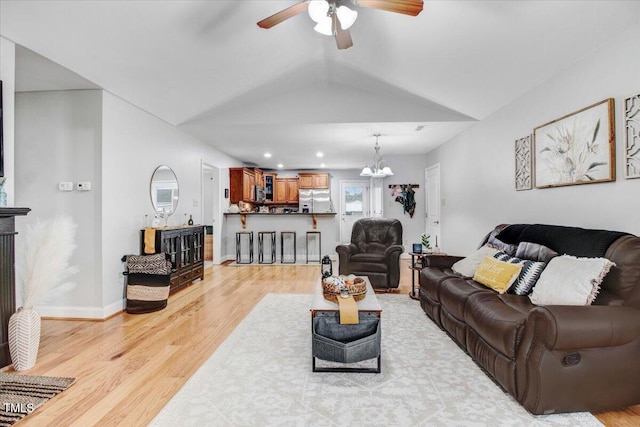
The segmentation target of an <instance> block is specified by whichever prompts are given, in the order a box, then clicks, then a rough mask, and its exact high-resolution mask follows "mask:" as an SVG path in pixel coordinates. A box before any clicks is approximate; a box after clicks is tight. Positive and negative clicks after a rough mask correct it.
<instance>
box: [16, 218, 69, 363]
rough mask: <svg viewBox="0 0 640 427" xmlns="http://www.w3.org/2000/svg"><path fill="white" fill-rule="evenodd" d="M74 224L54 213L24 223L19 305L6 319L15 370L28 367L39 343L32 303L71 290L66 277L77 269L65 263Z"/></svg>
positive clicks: (38, 318)
mask: <svg viewBox="0 0 640 427" xmlns="http://www.w3.org/2000/svg"><path fill="white" fill-rule="evenodd" d="M75 234H76V225H75V224H74V223H73V221H72V220H71V218H69V217H66V216H58V217H56V218H53V219H50V220H46V221H40V220H36V222H35V223H34V224H31V225H28V226H27V228H26V232H25V238H24V242H25V244H24V249H23V250H22V251H21V252H20V253H19V259H20V261H21V262H20V263H19V264H18V273H19V274H18V284H19V286H20V289H21V297H22V305H21V306H20V307H19V308H18V309H17V311H16V312H15V313H14V314H13V315H12V316H11V318H10V319H9V352H10V353H11V361H12V362H13V368H14V369H15V370H16V371H24V370H27V369H30V368H32V367H33V366H34V365H35V363H36V358H37V356H38V348H39V346H40V316H39V315H38V313H36V311H35V310H34V309H33V307H34V305H36V304H39V303H43V302H46V301H47V300H49V299H51V298H53V297H55V296H58V295H60V294H62V293H64V292H67V291H69V290H71V289H72V288H73V287H74V286H75V284H73V283H69V282H66V279H67V278H69V277H70V276H71V275H73V274H75V273H76V272H77V269H76V268H75V267H72V266H69V260H70V259H71V255H72V254H73V251H74V250H75V248H76V245H75Z"/></svg>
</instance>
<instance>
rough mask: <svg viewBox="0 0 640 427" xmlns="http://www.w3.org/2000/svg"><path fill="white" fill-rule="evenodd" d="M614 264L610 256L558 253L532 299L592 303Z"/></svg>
mask: <svg viewBox="0 0 640 427" xmlns="http://www.w3.org/2000/svg"><path fill="white" fill-rule="evenodd" d="M614 265H615V264H614V263H613V262H611V261H609V260H608V259H606V258H576V257H574V256H570V255H562V256H558V257H555V258H553V259H552V260H551V261H549V264H547V268H545V269H544V271H543V272H542V274H541V275H540V278H539V279H538V281H537V282H536V285H535V286H534V287H533V292H531V295H529V299H530V300H531V302H532V303H534V304H536V305H590V304H591V303H592V302H593V300H595V299H596V296H597V295H598V291H599V290H600V284H601V283H602V280H603V279H604V276H606V275H607V273H608V272H609V270H610V269H611V267H613V266H614Z"/></svg>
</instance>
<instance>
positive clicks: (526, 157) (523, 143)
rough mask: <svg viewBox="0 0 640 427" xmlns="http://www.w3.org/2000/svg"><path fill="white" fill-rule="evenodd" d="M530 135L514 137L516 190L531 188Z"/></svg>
mask: <svg viewBox="0 0 640 427" xmlns="http://www.w3.org/2000/svg"><path fill="white" fill-rule="evenodd" d="M531 170H532V156H531V135H527V136H525V137H524V138H520V139H516V191H521V190H531V188H532V186H533V179H531Z"/></svg>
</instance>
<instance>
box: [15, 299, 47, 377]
mask: <svg viewBox="0 0 640 427" xmlns="http://www.w3.org/2000/svg"><path fill="white" fill-rule="evenodd" d="M39 347H40V316H39V315H38V313H36V312H35V310H33V309H23V308H22V307H20V308H18V310H17V311H16V312H15V313H13V314H12V315H11V318H10V319H9V353H10V354H11V362H12V363H13V369H15V370H16V371H26V370H27V369H31V368H33V367H34V366H35V364H36V358H37V357H38V348H39Z"/></svg>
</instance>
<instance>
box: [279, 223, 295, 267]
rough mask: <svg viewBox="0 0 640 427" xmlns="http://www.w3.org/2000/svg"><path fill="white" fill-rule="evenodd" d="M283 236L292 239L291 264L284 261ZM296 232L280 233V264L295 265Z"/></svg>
mask: <svg viewBox="0 0 640 427" xmlns="http://www.w3.org/2000/svg"><path fill="white" fill-rule="evenodd" d="M285 235H287V236H290V237H292V238H293V262H291V261H285V260H284V242H285V239H284V238H285ZM296 238H297V237H296V232H295V231H281V232H280V262H281V263H282V264H295V263H296Z"/></svg>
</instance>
